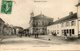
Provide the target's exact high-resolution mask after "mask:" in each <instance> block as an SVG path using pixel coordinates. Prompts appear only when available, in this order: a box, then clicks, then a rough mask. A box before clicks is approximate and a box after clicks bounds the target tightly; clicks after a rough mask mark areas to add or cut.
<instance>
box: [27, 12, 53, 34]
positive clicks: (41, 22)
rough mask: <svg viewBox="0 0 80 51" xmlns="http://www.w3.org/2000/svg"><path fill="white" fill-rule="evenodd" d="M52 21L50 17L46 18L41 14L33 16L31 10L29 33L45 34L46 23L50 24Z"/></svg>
mask: <svg viewBox="0 0 80 51" xmlns="http://www.w3.org/2000/svg"><path fill="white" fill-rule="evenodd" d="M52 22H53V19H52V18H48V17H47V16H45V15H43V14H39V15H37V16H34V13H33V12H32V13H31V18H30V22H29V23H30V28H29V33H30V34H47V25H50V24H52Z"/></svg>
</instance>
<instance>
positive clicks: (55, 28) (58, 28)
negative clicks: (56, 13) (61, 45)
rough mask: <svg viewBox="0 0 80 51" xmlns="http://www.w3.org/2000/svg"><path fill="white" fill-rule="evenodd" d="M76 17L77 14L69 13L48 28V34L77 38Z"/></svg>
mask: <svg viewBox="0 0 80 51" xmlns="http://www.w3.org/2000/svg"><path fill="white" fill-rule="evenodd" d="M77 20H78V17H77V13H72V12H71V13H70V14H69V15H68V16H65V17H63V18H61V19H59V20H56V21H55V22H53V24H52V25H50V26H48V27H47V29H48V30H49V33H50V34H52V35H54V34H56V35H57V36H65V35H66V36H68V37H78V21H77Z"/></svg>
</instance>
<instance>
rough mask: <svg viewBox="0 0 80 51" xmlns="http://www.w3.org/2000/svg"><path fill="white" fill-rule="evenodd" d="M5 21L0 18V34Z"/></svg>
mask: <svg viewBox="0 0 80 51" xmlns="http://www.w3.org/2000/svg"><path fill="white" fill-rule="evenodd" d="M4 24H5V22H4V21H3V20H2V19H1V18H0V34H3V27H4Z"/></svg>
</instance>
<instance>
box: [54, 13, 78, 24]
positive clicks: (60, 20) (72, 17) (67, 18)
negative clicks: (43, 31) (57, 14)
mask: <svg viewBox="0 0 80 51" xmlns="http://www.w3.org/2000/svg"><path fill="white" fill-rule="evenodd" d="M73 19H77V13H74V14H73V15H68V16H66V17H64V18H61V19H59V20H57V21H55V22H53V24H55V23H60V22H63V21H68V20H73Z"/></svg>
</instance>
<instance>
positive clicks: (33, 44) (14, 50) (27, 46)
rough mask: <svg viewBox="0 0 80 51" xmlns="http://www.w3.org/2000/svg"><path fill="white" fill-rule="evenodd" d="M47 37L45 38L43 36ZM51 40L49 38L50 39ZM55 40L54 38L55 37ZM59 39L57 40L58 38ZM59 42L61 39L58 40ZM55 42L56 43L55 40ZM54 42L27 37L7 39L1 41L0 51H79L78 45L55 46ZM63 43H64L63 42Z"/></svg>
mask: <svg viewBox="0 0 80 51" xmlns="http://www.w3.org/2000/svg"><path fill="white" fill-rule="evenodd" d="M45 37H47V36H45ZM50 38H51V37H50ZM55 38H56V37H55ZM58 39H59V38H58ZM59 40H61V39H59ZM55 41H58V40H57V39H56V40H55ZM55 41H47V40H44V39H40V38H39V39H35V38H29V37H22V38H20V37H15V38H7V39H4V40H3V41H2V44H1V45H0V48H1V49H0V51H25V50H26V51H33V50H34V51H52V50H54V49H55V50H60V49H64V50H68V49H70V50H77V49H78V50H80V47H79V44H74V45H73V44H71V43H70V44H55V43H54V42H55ZM63 43H64V42H63Z"/></svg>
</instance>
